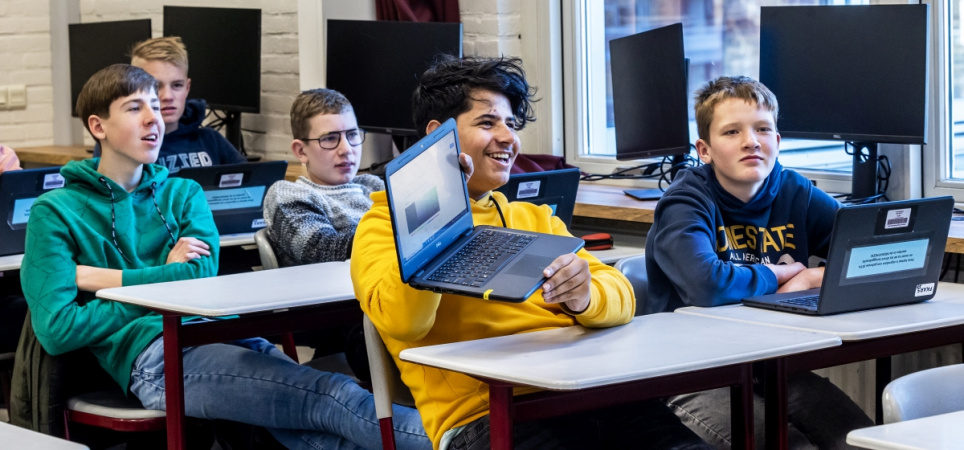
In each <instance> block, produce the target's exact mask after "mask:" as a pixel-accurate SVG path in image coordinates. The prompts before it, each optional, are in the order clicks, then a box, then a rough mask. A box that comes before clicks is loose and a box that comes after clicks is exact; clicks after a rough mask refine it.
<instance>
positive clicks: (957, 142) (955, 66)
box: [945, 0, 964, 179]
mask: <svg viewBox="0 0 964 450" xmlns="http://www.w3.org/2000/svg"><path fill="white" fill-rule="evenodd" d="M950 9H951V20H950V22H951V23H950V25H951V26H950V29H951V42H950V44H951V45H950V52H951V64H950V68H951V83H950V84H951V123H952V124H953V127H952V128H951V132H952V133H953V135H952V137H951V155H950V156H951V157H950V168H949V170H948V171H949V172H950V177H951V178H954V179H964V159H962V158H964V120H962V119H964V70H962V69H961V68H962V67H964V42H962V39H964V35H962V34H961V0H952V1H951V2H950ZM946 175H947V174H945V176H946Z"/></svg>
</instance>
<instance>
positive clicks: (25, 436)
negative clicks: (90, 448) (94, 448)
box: [0, 422, 87, 450]
mask: <svg viewBox="0 0 964 450" xmlns="http://www.w3.org/2000/svg"><path fill="white" fill-rule="evenodd" d="M0 442H2V444H0V446H2V447H3V448H15V449H18V450H87V446H86V445H82V444H78V443H76V442H70V441H66V440H63V439H60V438H55V437H53V436H48V435H46V434H43V433H38V432H36V431H33V430H28V429H26V428H21V427H18V426H16V425H10V424H9V423H6V422H0Z"/></svg>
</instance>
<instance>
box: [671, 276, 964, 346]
mask: <svg viewBox="0 0 964 450" xmlns="http://www.w3.org/2000/svg"><path fill="white" fill-rule="evenodd" d="M676 312H677V313H683V314H688V315H698V316H704V317H712V318H717V319H728V320H732V321H737V322H743V323H752V324H758V325H770V326H774V327H781V328H789V329H794V330H801V331H811V332H816V333H829V334H833V335H835V336H839V337H840V339H842V340H843V341H845V342H846V341H859V340H864V339H873V338H878V337H886V336H893V335H898V334H905V333H913V332H916V331H924V330H931V329H934V328H940V327H946V326H952V325H961V324H964V285H962V284H954V283H943V282H942V283H940V284H939V285H938V287H937V294H936V295H935V297H934V299H932V300H930V301H927V302H923V303H915V304H910V305H902V306H892V307H888V308H878V309H869V310H866V311H856V312H850V313H843V314H834V315H829V316H807V315H803V314H794V313H789V312H781V311H770V310H766V309H760V308H752V307H749V306H743V305H739V304H737V305H726V306H717V307H713V308H699V307H695V306H688V307H685V308H680V309H677V310H676Z"/></svg>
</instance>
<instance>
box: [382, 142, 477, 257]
mask: <svg viewBox="0 0 964 450" xmlns="http://www.w3.org/2000/svg"><path fill="white" fill-rule="evenodd" d="M455 136H456V135H455V130H454V129H453V130H451V131H450V132H449V133H446V134H445V135H444V136H442V137H441V138H440V139H439V140H438V141H436V142H435V143H434V144H432V145H431V146H430V147H428V148H427V149H425V150H424V151H423V152H422V153H421V154H419V155H418V156H417V157H416V158H415V159H413V160H412V161H410V162H408V163H407V164H405V165H404V166H402V167H401V168H400V169H399V170H398V171H396V172H395V173H393V174H391V175H390V179H389V183H390V184H391V186H392V195H391V197H390V199H391V200H390V201H391V202H392V204H391V208H392V211H394V212H395V213H394V214H397V216H396V220H395V226H396V227H397V229H396V230H395V232H396V234H397V235H398V236H399V242H400V247H399V249H400V251H401V257H402V261H403V264H404V263H407V262H408V261H410V260H411V259H412V258H413V257H415V256H416V254H417V253H418V252H419V250H422V249H423V248H425V247H426V245H428V244H429V243H430V242H432V241H433V240H434V239H436V238H437V237H438V236H439V235H440V234H442V232H443V231H445V230H446V229H447V228H448V227H449V226H450V225H451V224H452V223H454V222H455V221H457V220H458V218H460V217H461V216H462V215H464V214H468V213H470V211H469V207H468V204H467V203H466V200H465V193H464V192H465V188H464V185H463V182H462V172H461V169H460V168H459V162H458V161H459V159H458V148H457V147H456V143H455V139H456V137H455Z"/></svg>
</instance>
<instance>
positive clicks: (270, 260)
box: [254, 228, 278, 270]
mask: <svg viewBox="0 0 964 450" xmlns="http://www.w3.org/2000/svg"><path fill="white" fill-rule="evenodd" d="M254 243H255V244H256V245H257V246H258V256H260V257H261V268H262V269H263V270H271V269H277V268H278V258H277V257H275V254H274V248H272V247H271V242H269V241H268V229H267V228H262V229H260V230H258V231H257V232H256V233H254Z"/></svg>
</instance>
